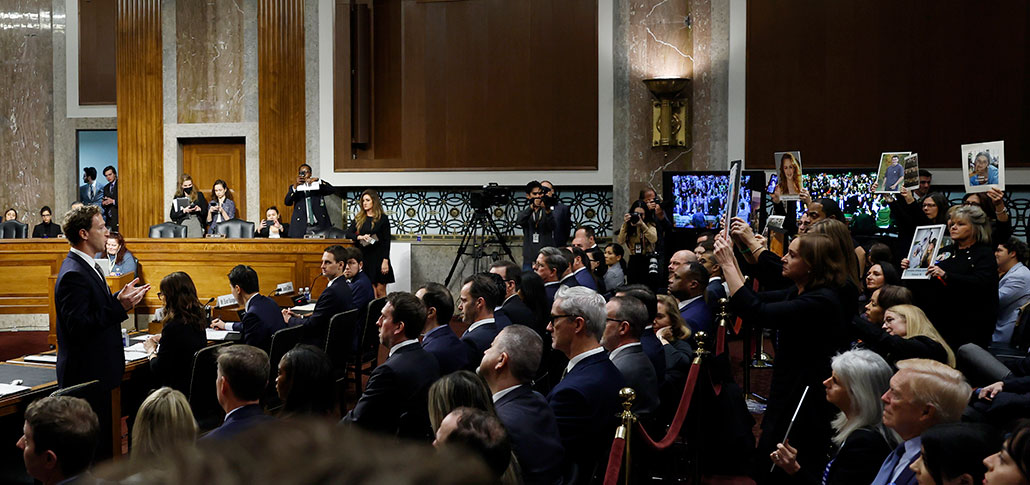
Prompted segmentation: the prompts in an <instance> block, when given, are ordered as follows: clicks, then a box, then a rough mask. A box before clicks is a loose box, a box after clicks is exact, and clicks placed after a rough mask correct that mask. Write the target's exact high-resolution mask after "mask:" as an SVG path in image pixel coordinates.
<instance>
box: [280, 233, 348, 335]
mask: <svg viewBox="0 0 1030 485" xmlns="http://www.w3.org/2000/svg"><path fill="white" fill-rule="evenodd" d="M347 254H348V251H347V249H346V248H344V247H343V246H340V245H338V244H334V245H332V246H329V247H327V248H325V251H324V252H323V253H322V274H323V275H325V277H326V278H328V279H329V284H328V286H326V288H325V290H323V291H322V294H321V295H319V296H318V301H316V302H315V309H314V310H312V312H311V315H308V316H306V317H302V316H300V315H298V314H297V313H294V312H293V311H292V310H289V309H283V310H282V318H283V321H285V322H286V325H288V326H290V327H294V326H297V325H312V326H313V327H312V328H325V329H328V328H329V320H330V319H331V318H333V316H334V315H336V314H338V313H343V312H345V311H347V310H350V309H352V308H356V307H355V306H354V296H353V294H352V293H351V290H350V286H349V285H347V281H346V278H340V277H341V276H343V267H344V265H345V264H346V262H347ZM314 334H315V335H317V334H318V332H314ZM322 335H323V338H324V333H323V334H322ZM312 343H313V344H317V343H315V342H312Z"/></svg>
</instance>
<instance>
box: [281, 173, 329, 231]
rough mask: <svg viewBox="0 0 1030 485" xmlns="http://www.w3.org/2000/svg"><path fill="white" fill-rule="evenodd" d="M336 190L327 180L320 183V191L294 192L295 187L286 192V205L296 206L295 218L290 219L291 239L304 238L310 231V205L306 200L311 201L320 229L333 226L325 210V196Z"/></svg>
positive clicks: (294, 209)
mask: <svg viewBox="0 0 1030 485" xmlns="http://www.w3.org/2000/svg"><path fill="white" fill-rule="evenodd" d="M335 190H336V189H335V188H333V186H332V185H330V184H329V182H326V181H325V180H319V181H318V190H294V188H293V186H292V185H291V186H290V189H289V190H287V191H286V199H285V200H284V201H283V203H284V204H286V205H294V204H296V206H294V208H293V218H292V219H290V232H289V234H290V237H292V238H298V239H299V238H303V237H304V233H305V232H307V230H308V205H307V201H306V199H309V198H310V199H311V211H312V212H314V216H315V222H316V224H317V225H318V228H319V229H320V230H321V229H325V228H328V227H329V226H330V225H332V224H331V223H330V222H329V211H328V210H326V208H325V198H324V197H325V196H327V195H331V194H332V193H333V192H335Z"/></svg>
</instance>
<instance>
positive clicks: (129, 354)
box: [125, 348, 147, 362]
mask: <svg viewBox="0 0 1030 485" xmlns="http://www.w3.org/2000/svg"><path fill="white" fill-rule="evenodd" d="M146 358H147V353H146V352H136V351H135V350H129V349H128V348H126V349H125V361H126V362H130V361H133V360H139V359H146Z"/></svg>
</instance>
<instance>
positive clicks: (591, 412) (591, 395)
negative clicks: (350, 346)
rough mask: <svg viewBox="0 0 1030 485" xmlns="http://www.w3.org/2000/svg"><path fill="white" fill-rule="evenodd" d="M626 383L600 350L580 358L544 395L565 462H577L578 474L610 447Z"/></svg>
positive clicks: (590, 468) (597, 459)
mask: <svg viewBox="0 0 1030 485" xmlns="http://www.w3.org/2000/svg"><path fill="white" fill-rule="evenodd" d="M625 383H626V380H625V379H624V378H623V377H622V373H620V372H619V369H617V368H615V364H613V363H612V361H611V360H608V356H607V355H606V354H605V353H604V352H601V353H599V354H594V355H591V356H589V357H587V358H585V359H583V360H581V361H579V363H578V364H576V366H575V367H573V368H572V371H571V372H569V373H568V374H566V375H565V377H564V378H563V379H562V380H561V381H560V382H558V384H557V385H556V386H554V389H551V392H550V393H549V394H547V404H548V406H550V407H551V410H552V411H554V417H555V418H556V419H557V421H558V433H559V435H560V436H561V441H562V446H563V447H564V448H565V461H566V463H576V464H578V465H579V468H580V472H581V473H585V474H589V473H590V472H591V471H592V470H593V468H594V465H595V464H596V463H597V462H598V461H599V460H600V459H601V458H602V457H603V456H604V455H605V453H606V451H607V450H608V449H609V448H610V446H611V440H612V436H614V435H613V432H614V431H615V427H616V425H617V423H616V418H615V415H616V413H618V412H619V409H620V405H619V390H620V389H622V388H623V387H626V386H625Z"/></svg>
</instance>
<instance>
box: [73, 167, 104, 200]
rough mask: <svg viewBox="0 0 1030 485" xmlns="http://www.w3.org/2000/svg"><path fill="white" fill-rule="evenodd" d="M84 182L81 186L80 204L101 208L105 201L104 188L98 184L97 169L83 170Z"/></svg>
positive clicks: (87, 168)
mask: <svg viewBox="0 0 1030 485" xmlns="http://www.w3.org/2000/svg"><path fill="white" fill-rule="evenodd" d="M82 182H83V184H82V185H80V186H79V202H82V204H83V205H95V206H100V204H101V202H102V201H103V200H104V191H103V187H101V186H100V184H98V183H97V169H95V168H93V167H86V168H84V169H82Z"/></svg>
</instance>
